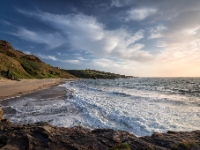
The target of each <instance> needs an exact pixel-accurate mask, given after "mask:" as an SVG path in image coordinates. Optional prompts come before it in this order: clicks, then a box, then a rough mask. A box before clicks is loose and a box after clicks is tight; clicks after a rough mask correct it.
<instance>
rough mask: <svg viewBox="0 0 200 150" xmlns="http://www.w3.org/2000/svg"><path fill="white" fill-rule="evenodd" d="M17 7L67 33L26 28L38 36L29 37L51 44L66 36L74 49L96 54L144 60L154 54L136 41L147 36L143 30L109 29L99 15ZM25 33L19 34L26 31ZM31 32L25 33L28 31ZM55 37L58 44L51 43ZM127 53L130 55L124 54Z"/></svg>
mask: <svg viewBox="0 0 200 150" xmlns="http://www.w3.org/2000/svg"><path fill="white" fill-rule="evenodd" d="M18 11H19V12H20V13H22V14H24V15H28V16H31V17H34V18H36V19H38V20H40V21H42V22H43V23H46V24H47V25H49V26H51V27H53V28H55V29H56V30H60V32H62V35H65V37H62V36H61V35H60V34H59V33H51V35H52V36H50V35H49V34H44V33H41V32H37V33H35V32H31V31H27V32H28V33H29V34H33V37H35V38H33V37H31V38H29V39H30V40H32V41H35V42H39V41H40V42H43V43H45V44H48V45H49V47H53V46H54V47H55V46H59V45H61V44H63V43H64V42H65V40H66V39H67V40H66V42H68V43H69V44H70V46H71V48H72V49H74V50H78V51H87V52H90V53H91V54H93V56H94V57H113V58H118V59H129V60H131V61H144V60H145V58H147V59H146V60H150V59H149V58H150V57H151V58H152V56H151V54H149V53H148V52H145V51H143V50H142V49H140V48H143V47H144V45H143V46H140V47H138V45H140V44H139V43H137V42H138V41H139V40H140V39H142V38H143V37H144V30H138V31H135V32H133V31H130V30H126V29H124V28H120V29H116V30H106V29H105V27H104V25H103V24H102V23H99V22H98V21H97V20H96V18H94V17H92V16H86V15H84V14H70V15H56V14H51V13H45V12H27V11H23V10H18ZM22 33H23V32H22ZM22 33H21V34H20V36H21V35H23V34H22ZM29 34H27V33H26V34H25V35H29ZM40 35H41V36H42V37H43V38H42V39H41V38H39V39H37V38H36V37H40ZM55 35H57V36H55ZM22 37H25V36H22ZM44 37H49V39H48V42H47V41H46V40H43V39H47V38H44ZM51 37H52V38H51ZM61 37H62V38H61ZM53 39H55V40H58V41H57V42H56V43H57V44H56V45H55V44H54V45H52V43H53V41H52V40H53ZM126 53H128V55H125V54H126ZM121 54H123V55H121ZM140 58H141V60H140ZM146 60H145V61H146Z"/></svg>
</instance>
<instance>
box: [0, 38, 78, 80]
mask: <svg viewBox="0 0 200 150" xmlns="http://www.w3.org/2000/svg"><path fill="white" fill-rule="evenodd" d="M0 77H8V78H11V79H21V78H75V77H74V76H73V75H71V74H69V73H68V72H66V71H63V70H61V69H58V68H56V67H52V66H50V65H48V64H45V63H44V62H42V61H41V60H40V59H39V58H38V57H36V56H34V55H26V54H24V53H23V52H21V51H18V50H15V49H13V48H12V46H11V45H10V44H9V43H8V42H6V41H3V40H0Z"/></svg>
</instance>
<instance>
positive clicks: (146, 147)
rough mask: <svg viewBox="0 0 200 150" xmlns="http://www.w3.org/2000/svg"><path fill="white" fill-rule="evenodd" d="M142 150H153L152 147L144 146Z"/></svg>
mask: <svg viewBox="0 0 200 150" xmlns="http://www.w3.org/2000/svg"><path fill="white" fill-rule="evenodd" d="M142 150H154V148H153V146H152V145H149V146H145V147H144V148H143V149H142Z"/></svg>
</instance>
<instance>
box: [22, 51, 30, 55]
mask: <svg viewBox="0 0 200 150" xmlns="http://www.w3.org/2000/svg"><path fill="white" fill-rule="evenodd" d="M23 52H24V53H25V54H27V55H31V52H29V51H23Z"/></svg>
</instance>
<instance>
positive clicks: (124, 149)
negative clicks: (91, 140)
mask: <svg viewBox="0 0 200 150" xmlns="http://www.w3.org/2000/svg"><path fill="white" fill-rule="evenodd" d="M109 150H131V148H130V146H129V145H128V144H127V143H121V144H119V145H116V146H114V147H113V148H111V149H109Z"/></svg>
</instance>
